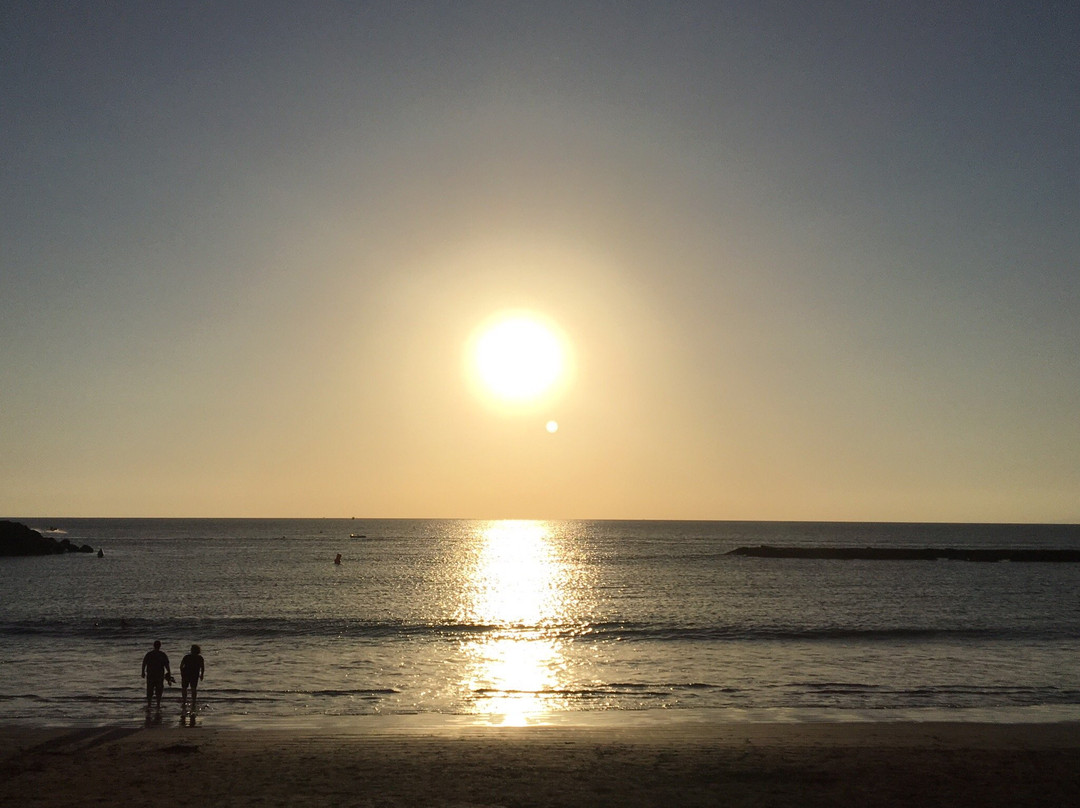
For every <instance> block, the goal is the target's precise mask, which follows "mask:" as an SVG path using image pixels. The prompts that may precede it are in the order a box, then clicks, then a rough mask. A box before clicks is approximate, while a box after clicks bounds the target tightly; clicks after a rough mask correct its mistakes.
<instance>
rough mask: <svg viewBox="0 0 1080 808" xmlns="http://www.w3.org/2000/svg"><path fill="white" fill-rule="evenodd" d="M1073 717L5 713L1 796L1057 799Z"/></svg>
mask: <svg viewBox="0 0 1080 808" xmlns="http://www.w3.org/2000/svg"><path fill="white" fill-rule="evenodd" d="M1078 753H1080V723H1077V722H1071V721H1070V722H1057V723H1041V724H1040V723H1026V724H1006V723H973V722H972V723H957V722H888V723H883V722H850V723H838V722H829V723H695V722H668V723H666V724H657V725H654V726H647V725H623V726H618V725H617V724H614V723H612V724H608V725H595V726H580V725H579V726H530V727H496V726H478V725H452V724H447V723H444V724H442V725H441V726H438V727H431V726H428V727H421V726H417V725H412V726H410V725H409V724H408V722H404V723H400V724H397V725H396V726H395V725H394V723H393V722H391V723H390V724H386V723H384V724H383V725H382V726H381V728H377V729H371V728H370V727H360V726H357V725H354V726H353V728H352V729H351V730H350V731H345V730H343V729H342V728H338V729H336V730H326V729H318V728H306V729H304V728H291V729H285V728H259V727H253V728H237V727H210V728H207V727H204V726H196V727H193V728H192V727H184V728H181V727H178V726H165V727H151V728H135V727H117V726H111V727H98V728H85V727H84V728H42V727H25V726H22V727H20V726H15V725H10V724H0V775H2V776H0V803H3V804H20V805H26V806H43V807H45V806H50V807H51V806H59V805H74V804H98V805H127V804H140V805H148V806H156V805H161V806H166V805H168V806H187V805H191V806H195V805H200V806H202V805H206V804H214V805H254V804H258V805H355V806H376V805H378V806H412V805H432V806H455V808H464V806H480V805H484V806H496V805H499V806H511V805H514V806H544V805H550V806H594V805H612V806H615V805H619V806H646V805H667V806H704V805H717V804H724V805H726V806H735V808H737V807H738V806H744V805H746V806H749V805H765V806H773V805H775V806H780V805H833V806H848V805H850V806H855V805H871V804H872V805H875V806H886V807H887V806H900V805H920V806H923V805H931V806H933V805H941V806H945V805H950V806H966V805H971V806H976V805H978V806H987V805H990V806H997V805H1001V806H1004V805H1012V806H1016V805H1057V804H1061V805H1065V804H1078V803H1080V771H1078V767H1077V766H1076V765H1075V761H1076V760H1077V759H1078Z"/></svg>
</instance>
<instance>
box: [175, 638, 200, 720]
mask: <svg viewBox="0 0 1080 808" xmlns="http://www.w3.org/2000/svg"><path fill="white" fill-rule="evenodd" d="M205 672H206V665H205V664H204V663H203V658H202V649H201V648H199V646H197V645H193V646H191V653H190V654H185V655H184V658H183V659H181V660H180V694H181V698H182V699H183V700H184V701H187V689H188V685H191V706H192V707H194V706H195V692H196V691H197V690H198V688H199V682H200V681H201V680H202V678H203V674H204V673H205Z"/></svg>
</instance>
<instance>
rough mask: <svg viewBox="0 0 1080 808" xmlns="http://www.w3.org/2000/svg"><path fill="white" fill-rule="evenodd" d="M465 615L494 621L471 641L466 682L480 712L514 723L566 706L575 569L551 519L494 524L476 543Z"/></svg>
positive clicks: (486, 623)
mask: <svg viewBox="0 0 1080 808" xmlns="http://www.w3.org/2000/svg"><path fill="white" fill-rule="evenodd" d="M472 552H473V556H472V559H471V569H470V571H469V577H468V583H467V592H466V593H465V598H464V600H465V603H466V604H467V607H466V608H467V613H466V614H465V615H464V617H465V619H467V620H468V621H469V622H471V623H472V624H474V625H480V626H486V627H489V631H487V632H485V633H484V634H483V635H482V636H481V637H480V638H479V639H476V640H473V641H470V642H467V643H466V647H465V649H464V650H465V654H466V658H467V660H468V663H467V666H466V668H467V671H468V673H467V677H468V680H467V681H466V682H465V683H464V684H465V686H466V687H467V688H469V689H470V690H471V692H472V694H473V703H474V705H475V708H476V711H477V712H478V713H482V714H486V715H489V716H491V718H492V719H493V721H494V720H495V719H496V718H498V721H497V723H502V724H507V725H522V724H528V723H531V722H535V721H536V720H538V719H539V718H540V717H541V716H542V715H543V714H544V713H546V712H549V711H551V710H552V709H557V708H558V703H559V701H560V698H561V696H560V694H561V693H562V692H563V691H564V689H565V669H564V664H565V663H564V657H563V653H562V643H563V642H564V640H563V639H561V638H560V637H559V636H558V635H557V632H556V629H557V628H558V627H559V626H563V625H565V624H566V623H567V621H568V616H569V610H570V608H571V604H570V603H569V602H568V601H569V596H568V594H567V593H568V590H569V586H568V582H569V576H570V574H571V570H570V563H569V562H570V559H568V558H567V555H566V549H565V548H563V547H560V545H559V544H558V543H557V542H556V541H555V536H554V532H553V530H552V527H551V525H549V524H548V523H546V522H528V521H502V522H492V523H490V524H488V525H487V526H486V527H485V528H484V529H483V530H482V531H481V532H480V533H479V534H478V536H477V539H476V542H475V544H474V545H473V548H472Z"/></svg>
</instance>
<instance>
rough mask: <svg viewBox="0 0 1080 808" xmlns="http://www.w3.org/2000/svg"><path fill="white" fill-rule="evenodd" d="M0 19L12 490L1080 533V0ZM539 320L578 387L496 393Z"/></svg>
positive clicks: (58, 507) (300, 8)
mask: <svg viewBox="0 0 1080 808" xmlns="http://www.w3.org/2000/svg"><path fill="white" fill-rule="evenodd" d="M0 52H2V53H4V59H3V60H2V62H0V110H2V113H0V445H2V447H3V450H2V452H0V514H3V515H7V516H12V517H14V516H20V515H21V516H47V515H54V516H65V515H66V516H117V517H118V516H163V517H167V516H238V517H258V516H268V517H269V516H273V517H294V516H295V517H319V516H328V517H331V516H333V517H347V516H356V517H358V518H359V517H405V518H423V517H433V518H435V517H437V518H443V517H446V518H449V517H462V518H486V519H497V518H535V519H560V518H565V519H571V518H626V519H775V520H789V519H791V520H882V521H988V522H1002V521H1004V522H1080V126H1077V110H1078V109H1080V6H1077V5H1076V4H1075V3H1069V2H1044V3H1030V2H1008V1H1007V0H1006V1H1005V2H1000V3H985V2H953V3H939V2H915V1H912V2H902V3H900V2H896V3H892V2H855V0H846V1H844V0H837V1H836V2H820V3H790V2H769V1H768V0H731V1H730V2H724V1H723V0H718V1H717V2H673V3H655V2H573V3H569V2H568V3H550V2H527V3H526V2H521V3H517V2H453V3H450V2H439V3H424V2H364V3H362V2H355V3H349V2H318V1H317V0H315V1H313V2H305V3H294V2H271V1H270V0H266V1H264V2H251V3H230V2H213V3H211V2H205V3H196V2H175V3H167V4H166V3H162V4H148V3H138V2H70V3H61V2H58V3H47V4H46V3H37V2H6V3H3V4H2V5H0ZM508 310H524V311H530V312H535V313H536V314H537V315H539V316H542V317H543V318H545V320H546V321H548V322H550V323H552V324H554V325H555V326H556V327H557V329H558V333H559V334H560V335H561V337H562V338H563V339H564V340H565V343H566V345H567V346H568V351H569V353H568V361H569V362H570V364H571V365H572V375H568V376H567V377H565V378H564V379H563V382H562V383H561V384H560V385H559V390H558V395H551V396H546V397H543V398H542V399H539V400H536V401H527V402H524V403H522V404H519V405H517V406H513V407H508V406H496V405H495V404H494V402H493V401H492V400H491V399H490V397H485V396H484V395H483V394H478V392H477V391H476V390H475V389H474V386H473V385H471V384H470V382H469V373H468V371H467V365H468V361H469V360H468V350H467V346H468V345H469V344H470V340H471V339H472V338H473V337H474V336H475V333H476V329H477V328H478V326H479V325H480V324H481V323H483V322H485V321H487V320H488V319H489V318H490V317H492V316H493V315H494V314H497V313H498V312H502V311H508ZM550 420H557V422H558V424H559V429H558V431H557V432H554V433H552V432H549V431H548V430H547V429H545V424H547V422H548V421H550Z"/></svg>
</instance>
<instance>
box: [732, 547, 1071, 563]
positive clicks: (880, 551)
mask: <svg viewBox="0 0 1080 808" xmlns="http://www.w3.org/2000/svg"><path fill="white" fill-rule="evenodd" d="M727 555H736V556H750V557H752V558H826V559H839V560H844V561H847V560H866V561H1044V562H1046V561H1049V562H1080V550H1035V549H1030V548H1028V549H1015V550H1007V549H1006V550H976V549H969V548H963V549H960V548H953V547H773V546H771V545H768V544H762V545H758V546H757V547H736V548H735V549H734V550H731V551H730V552H728V553H727Z"/></svg>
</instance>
